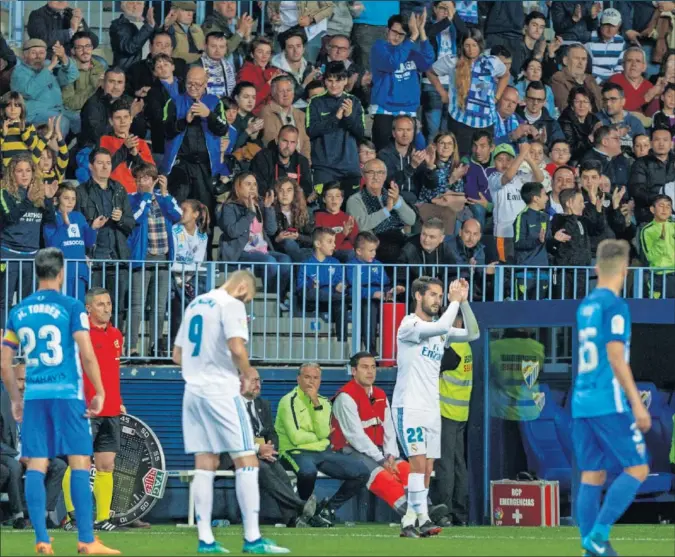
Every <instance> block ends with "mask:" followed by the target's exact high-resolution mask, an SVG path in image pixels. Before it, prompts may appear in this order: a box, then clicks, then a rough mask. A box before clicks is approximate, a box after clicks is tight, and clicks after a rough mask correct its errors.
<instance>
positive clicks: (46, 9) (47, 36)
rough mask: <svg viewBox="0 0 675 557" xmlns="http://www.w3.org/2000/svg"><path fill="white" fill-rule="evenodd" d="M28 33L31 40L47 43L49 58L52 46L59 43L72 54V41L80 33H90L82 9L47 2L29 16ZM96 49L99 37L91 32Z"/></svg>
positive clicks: (66, 3)
mask: <svg viewBox="0 0 675 557" xmlns="http://www.w3.org/2000/svg"><path fill="white" fill-rule="evenodd" d="M26 31H27V32H28V36H29V37H30V38H31V39H42V40H43V41H44V42H45V43H47V58H51V56H52V46H54V43H56V42H59V43H61V45H63V46H64V47H65V49H66V53H67V54H70V49H71V47H72V45H71V41H70V39H71V38H72V36H73V35H74V34H75V33H77V32H78V31H89V26H88V25H87V22H86V21H85V20H84V17H82V10H81V9H80V8H69V7H68V2H47V5H46V6H42V7H41V8H38V9H37V10H33V11H32V12H31V13H30V15H29V16H28V24H27V25H26ZM89 33H90V35H91V42H92V43H93V46H94V48H96V47H97V46H98V37H97V36H96V35H95V34H94V33H92V32H91V31H89Z"/></svg>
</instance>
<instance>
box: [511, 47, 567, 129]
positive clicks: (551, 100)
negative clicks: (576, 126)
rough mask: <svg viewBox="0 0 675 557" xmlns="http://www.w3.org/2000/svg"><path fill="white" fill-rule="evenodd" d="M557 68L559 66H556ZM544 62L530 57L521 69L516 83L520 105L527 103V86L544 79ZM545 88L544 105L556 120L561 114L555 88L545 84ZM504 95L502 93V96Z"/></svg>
mask: <svg viewBox="0 0 675 557" xmlns="http://www.w3.org/2000/svg"><path fill="white" fill-rule="evenodd" d="M556 68H557V66H556ZM543 73H544V72H543V64H542V62H541V60H538V59H537V58H528V59H527V60H525V62H523V67H522V68H521V71H520V79H519V80H518V82H517V83H516V84H515V87H516V91H518V95H519V96H520V99H521V101H520V105H521V106H524V105H525V100H524V99H525V92H526V90H527V86H528V85H529V84H530V83H532V82H533V81H542V79H543ZM544 88H545V90H546V103H545V104H544V107H545V108H546V110H548V113H549V114H550V115H551V116H552V117H553V118H555V119H556V120H557V119H558V117H559V116H560V111H559V110H558V107H557V106H556V105H555V97H554V96H553V90H552V89H551V87H550V86H549V85H545V87H544ZM503 97H504V95H503V94H502V98H503Z"/></svg>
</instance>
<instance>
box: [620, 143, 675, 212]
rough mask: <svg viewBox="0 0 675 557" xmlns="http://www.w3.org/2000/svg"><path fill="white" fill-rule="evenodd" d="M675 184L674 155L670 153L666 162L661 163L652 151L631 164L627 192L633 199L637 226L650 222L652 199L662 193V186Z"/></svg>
mask: <svg viewBox="0 0 675 557" xmlns="http://www.w3.org/2000/svg"><path fill="white" fill-rule="evenodd" d="M668 182H675V154H674V153H673V152H672V151H670V152H669V153H668V160H667V161H666V162H662V161H660V160H659V159H657V158H656V156H654V153H653V151H652V152H650V153H649V154H648V155H647V156H646V157H640V158H639V159H637V160H636V161H635V162H634V163H633V167H632V168H631V172H630V181H629V184H628V192H629V193H630V196H631V197H632V198H633V199H635V218H636V219H637V221H638V224H642V223H646V222H650V221H651V220H652V214H651V212H650V211H649V207H651V204H652V200H653V199H654V197H656V196H657V195H659V194H660V193H663V186H665V185H666V184H667V183H668Z"/></svg>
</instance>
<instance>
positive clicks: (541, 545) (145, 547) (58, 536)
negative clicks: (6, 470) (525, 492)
mask: <svg viewBox="0 0 675 557" xmlns="http://www.w3.org/2000/svg"><path fill="white" fill-rule="evenodd" d="M214 532H215V535H216V538H217V539H218V541H220V542H221V543H222V544H223V545H224V546H225V547H226V548H227V549H229V550H230V551H231V554H232V555H240V554H241V553H240V552H241V535H242V530H241V527H240V526H231V527H229V528H216V529H215V530H214ZM52 535H53V536H54V551H55V553H56V555H76V535H75V534H74V533H68V532H58V531H55V532H54V533H53V534H52ZM263 535H265V536H268V537H270V538H272V539H274V540H275V541H276V542H277V543H279V544H280V545H284V546H286V547H288V548H290V549H291V552H292V555H383V556H386V557H390V556H395V555H405V556H411V557H412V556H417V555H420V556H421V555H448V556H450V555H485V556H491V555H495V556H500V557H501V556H506V555H518V556H528V555H541V556H554V555H561V556H575V557H578V556H580V555H581V553H582V552H581V549H580V546H579V538H578V533H577V530H576V529H575V528H571V527H563V528H493V527H476V528H447V529H445V530H444V531H443V533H442V534H441V535H440V536H438V537H436V538H429V539H419V540H409V539H400V538H399V537H398V529H397V528H393V527H389V526H388V525H382V524H359V525H357V526H354V527H351V528H348V527H345V526H338V527H336V528H332V529H330V530H328V529H326V530H323V529H321V530H319V529H310V528H307V529H282V528H273V527H265V528H263ZM101 539H102V540H103V542H104V543H106V544H108V545H110V546H111V547H114V548H116V549H119V550H121V551H122V553H123V554H124V555H148V556H149V555H153V556H154V555H156V556H173V555H195V553H196V548H197V532H196V530H195V529H189V528H176V527H172V526H155V527H153V528H152V530H150V531H147V530H146V531H143V530H133V531H130V532H120V533H114V534H103V535H102V536H101ZM612 539H613V545H614V547H615V549H616V550H617V551H618V553H619V554H620V555H644V556H647V555H650V556H651V555H654V556H671V557H672V556H673V555H675V528H673V526H672V525H668V526H656V525H641V526H617V527H616V528H614V530H613V533H612ZM33 544H34V537H33V532H32V531H22V532H16V531H13V530H11V529H9V530H8V529H2V530H0V555H2V556H3V557H4V556H6V555H7V556H9V555H32V554H33V552H34V546H33Z"/></svg>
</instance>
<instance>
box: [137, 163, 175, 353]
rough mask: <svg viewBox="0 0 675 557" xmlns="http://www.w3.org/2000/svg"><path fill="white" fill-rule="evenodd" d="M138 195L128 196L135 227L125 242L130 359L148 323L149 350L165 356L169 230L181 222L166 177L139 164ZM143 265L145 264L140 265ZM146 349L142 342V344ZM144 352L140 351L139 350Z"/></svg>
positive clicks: (171, 249) (170, 242) (170, 236)
mask: <svg viewBox="0 0 675 557" xmlns="http://www.w3.org/2000/svg"><path fill="white" fill-rule="evenodd" d="M133 175H134V179H135V180H136V187H137V190H138V191H137V193H132V194H130V195H129V204H130V205H131V211H132V212H133V214H134V219H136V227H135V228H134V230H133V231H132V233H131V235H130V236H129V239H128V241H127V242H128V245H129V249H130V251H131V260H132V261H131V268H132V269H133V273H132V281H133V282H132V283H130V285H129V291H130V292H131V334H130V335H129V338H128V339H127V340H128V342H129V347H130V350H131V352H130V354H129V355H130V356H137V355H138V352H137V351H136V344H137V343H138V336H139V332H140V326H141V323H143V322H144V321H145V319H146V317H147V318H148V321H149V322H150V340H151V343H152V345H151V349H150V352H152V351H153V347H154V348H156V349H157V350H158V351H159V352H162V354H157V356H161V355H167V354H166V353H164V352H166V350H165V349H164V345H163V343H162V342H161V339H160V338H159V336H158V335H161V334H162V331H163V330H164V313H165V309H166V305H167V302H168V299H169V285H170V279H169V267H170V266H171V262H172V261H173V235H172V233H171V227H172V226H173V225H174V224H176V223H177V222H179V221H180V219H181V217H182V216H183V212H182V210H181V208H180V206H179V205H178V202H177V201H176V200H175V199H174V197H173V196H171V195H170V194H169V192H168V189H167V184H168V182H167V178H166V176H158V174H157V168H156V167H155V166H154V165H151V164H142V165H139V166H137V167H136V168H134V170H133ZM143 262H145V265H143ZM146 294H149V295H150V297H151V300H152V307H153V309H154V311H153V312H152V313H151V314H150V315H149V316H146V315H144V314H145V311H143V310H144V309H145V307H146V305H147V298H146ZM143 346H145V343H143ZM141 353H143V349H141Z"/></svg>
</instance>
